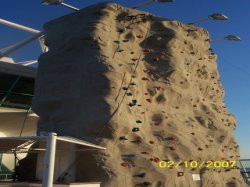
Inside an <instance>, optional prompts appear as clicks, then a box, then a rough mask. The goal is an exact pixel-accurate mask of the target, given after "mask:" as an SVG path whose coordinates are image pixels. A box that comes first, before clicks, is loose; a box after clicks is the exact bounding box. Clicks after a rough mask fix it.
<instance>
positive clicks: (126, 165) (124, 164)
mask: <svg viewBox="0 0 250 187" xmlns="http://www.w3.org/2000/svg"><path fill="white" fill-rule="evenodd" d="M121 166H123V167H125V168H127V167H128V166H129V164H128V163H127V162H124V163H121Z"/></svg>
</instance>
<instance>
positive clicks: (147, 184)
mask: <svg viewBox="0 0 250 187" xmlns="http://www.w3.org/2000/svg"><path fill="white" fill-rule="evenodd" d="M143 184H144V185H146V186H149V185H151V184H152V183H150V182H144V183H143Z"/></svg>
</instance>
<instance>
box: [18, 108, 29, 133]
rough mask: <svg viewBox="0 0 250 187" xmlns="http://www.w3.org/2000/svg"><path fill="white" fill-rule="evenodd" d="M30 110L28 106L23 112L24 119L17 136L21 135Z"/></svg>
mask: <svg viewBox="0 0 250 187" xmlns="http://www.w3.org/2000/svg"><path fill="white" fill-rule="evenodd" d="M30 111H31V108H28V109H27V111H26V113H25V117H24V120H23V123H22V128H21V131H20V134H19V136H22V133H23V130H24V127H25V124H26V120H27V118H28V114H29V112H30Z"/></svg>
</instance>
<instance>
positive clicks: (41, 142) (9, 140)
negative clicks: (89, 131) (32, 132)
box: [0, 136, 106, 154]
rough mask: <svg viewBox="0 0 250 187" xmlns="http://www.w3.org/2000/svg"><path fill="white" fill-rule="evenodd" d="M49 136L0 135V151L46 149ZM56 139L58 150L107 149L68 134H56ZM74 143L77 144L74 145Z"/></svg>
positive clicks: (37, 150) (10, 152)
mask: <svg viewBox="0 0 250 187" xmlns="http://www.w3.org/2000/svg"><path fill="white" fill-rule="evenodd" d="M47 138H48V137H47V136H15V137H0V153H8V154H13V153H29V152H40V151H46V141H47ZM56 141H57V143H56V149H57V151H89V150H105V149H106V148H104V147H101V146H98V145H95V144H93V143H89V142H86V141H84V140H80V139H77V138H72V137H68V136H56ZM31 145H34V146H31ZM72 145H76V146H73V147H72ZM30 146H31V147H30Z"/></svg>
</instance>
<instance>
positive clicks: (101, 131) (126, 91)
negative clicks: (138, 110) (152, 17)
mask: <svg viewBox="0 0 250 187" xmlns="http://www.w3.org/2000/svg"><path fill="white" fill-rule="evenodd" d="M150 29H151V23H150V22H149V26H148V28H147V32H146V37H145V38H147V37H148V36H149V34H150ZM142 54H143V51H142V50H141V51H140V54H139V58H138V59H137V62H136V66H135V68H134V70H132V74H133V73H135V72H136V70H137V67H138V65H139V62H140V60H141V58H142ZM133 79H134V77H133V75H131V78H130V80H129V83H128V86H127V87H126V88H127V89H126V90H125V93H124V94H123V96H122V99H121V101H120V103H118V106H117V108H116V109H115V110H114V112H113V113H112V114H111V116H110V118H109V119H108V121H107V122H106V123H104V125H103V128H102V129H101V130H100V131H99V132H98V134H97V136H96V138H99V137H100V135H101V134H102V133H103V131H104V130H105V128H106V127H107V124H109V122H110V121H111V119H112V118H113V117H114V116H115V114H116V113H117V111H118V110H119V109H120V107H121V104H122V103H123V101H124V98H125V96H126V95H127V93H128V88H129V86H130V85H131V83H132V81H133ZM118 97H119V95H118ZM118 97H117V98H118ZM109 127H110V126H109Z"/></svg>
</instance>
